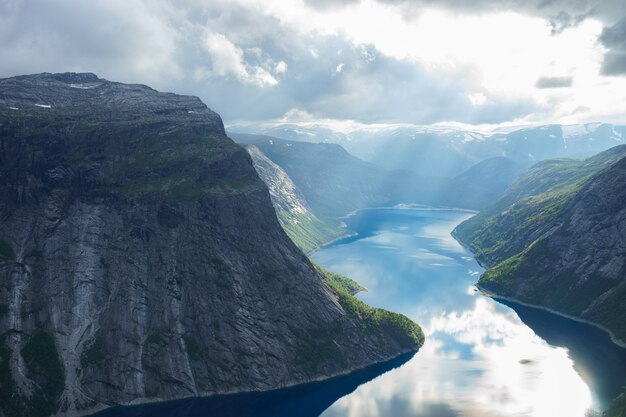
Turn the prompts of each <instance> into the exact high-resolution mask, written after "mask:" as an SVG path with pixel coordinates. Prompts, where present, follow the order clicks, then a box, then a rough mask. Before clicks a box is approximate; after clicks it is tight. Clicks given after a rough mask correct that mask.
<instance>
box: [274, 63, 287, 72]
mask: <svg viewBox="0 0 626 417" xmlns="http://www.w3.org/2000/svg"><path fill="white" fill-rule="evenodd" d="M275 71H276V73H277V74H284V73H286V72H287V63H286V62H285V61H280V62H279V63H277V64H276V67H275Z"/></svg>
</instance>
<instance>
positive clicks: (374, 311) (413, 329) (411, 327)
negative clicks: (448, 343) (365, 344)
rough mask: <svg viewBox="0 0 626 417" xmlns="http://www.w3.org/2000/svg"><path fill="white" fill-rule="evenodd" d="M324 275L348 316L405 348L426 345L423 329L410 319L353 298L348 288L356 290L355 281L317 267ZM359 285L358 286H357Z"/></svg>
mask: <svg viewBox="0 0 626 417" xmlns="http://www.w3.org/2000/svg"><path fill="white" fill-rule="evenodd" d="M317 268H318V269H319V270H320V271H321V272H322V274H323V275H324V278H325V282H326V284H327V285H328V286H329V287H330V288H331V289H332V290H333V291H334V292H335V294H337V297H338V298H339V303H340V304H341V306H342V307H343V309H344V310H345V312H346V314H348V315H349V316H353V317H358V318H359V319H360V320H362V321H363V322H364V323H365V326H366V327H368V328H370V329H372V330H373V329H376V328H381V329H382V330H384V331H385V332H386V333H388V334H390V335H391V336H393V337H394V338H395V339H396V340H398V342H399V343H400V344H401V346H402V347H403V348H406V349H408V348H411V347H412V346H416V345H418V346H421V345H422V344H423V343H424V333H423V332H422V329H421V327H420V326H419V325H418V324H416V323H414V322H413V321H412V320H411V319H409V318H408V317H406V316H404V315H402V314H398V313H393V312H391V311H387V310H383V309H382V308H374V307H370V306H368V305H367V304H365V303H364V302H363V301H361V300H359V299H357V298H356V297H354V296H352V295H351V294H350V292H349V291H348V289H347V288H354V284H356V282H354V281H353V280H351V279H349V278H346V277H343V276H341V275H338V274H334V273H332V272H329V271H326V270H324V269H322V268H320V267H317ZM356 285H358V284H356Z"/></svg>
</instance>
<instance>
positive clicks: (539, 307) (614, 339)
mask: <svg viewBox="0 0 626 417" xmlns="http://www.w3.org/2000/svg"><path fill="white" fill-rule="evenodd" d="M476 288H478V290H479V291H480V292H481V294H483V295H484V296H486V297H489V298H491V299H492V300H494V301H498V299H500V300H504V301H509V302H511V303H514V304H519V305H521V306H524V307H530V308H534V309H536V310H543V311H547V312H548V313H552V314H554V315H557V316H560V317H563V318H566V319H569V320H573V321H577V322H579V323H585V324H589V325H591V326H594V327H596V328H598V329H600V330H603V331H604V332H606V333H607V334H608V335H609V338H610V339H611V342H613V343H614V344H616V345H617V346H619V347H621V348H622V349H626V341H622V340H620V339H618V338H617V337H616V336H615V335H614V334H613V332H612V331H611V330H609V329H607V328H606V327H604V326H603V325H601V324H598V323H595V322H593V321H590V320H587V319H584V318H582V317H578V316H572V315H571V314H566V313H562V312H560V311H557V310H553V309H551V308H550V307H545V306H542V305H538V304H531V303H527V302H524V301H521V300H518V299H516V298H513V297H506V296H503V295H498V294H497V293H494V292H491V291H489V290H487V289H485V288H483V287H481V286H479V285H476Z"/></svg>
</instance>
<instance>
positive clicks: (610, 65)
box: [600, 18, 626, 75]
mask: <svg viewBox="0 0 626 417" xmlns="http://www.w3.org/2000/svg"><path fill="white" fill-rule="evenodd" d="M600 41H601V42H602V44H603V45H604V46H606V47H607V48H609V52H607V54H606V55H605V56H604V62H603V63H602V74H604V75H626V18H623V19H622V20H620V21H619V22H617V23H616V24H615V25H613V26H611V27H606V28H604V30H603V31H602V35H600Z"/></svg>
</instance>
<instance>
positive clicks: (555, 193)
mask: <svg viewBox="0 0 626 417" xmlns="http://www.w3.org/2000/svg"><path fill="white" fill-rule="evenodd" d="M455 235H456V236H457V237H459V238H460V239H461V240H463V241H465V242H466V243H467V244H468V245H469V246H470V247H471V248H472V250H474V252H475V253H476V254H477V257H478V259H479V260H480V261H481V262H483V263H484V264H485V265H486V266H487V267H489V269H488V270H487V271H486V272H485V273H484V274H483V276H482V277H481V278H480V281H479V285H480V286H481V287H482V288H484V289H487V290H489V291H492V292H494V293H496V294H498V295H501V296H507V297H512V298H515V299H517V300H521V301H523V302H527V303H531V304H536V305H540V306H544V307H548V308H551V309H554V310H557V311H559V312H562V313H565V314H568V315H572V316H576V317H579V318H583V319H586V320H589V321H591V322H594V323H596V324H599V325H601V326H603V327H605V328H607V329H609V330H610V331H611V332H612V333H613V335H614V336H615V337H616V338H617V339H620V340H622V341H626V326H625V325H624V323H625V318H626V146H623V145H622V146H619V147H616V148H613V149H611V150H609V151H605V152H603V153H601V154H599V155H597V156H595V157H593V158H589V159H586V160H554V161H546V162H544V163H541V164H538V165H537V166H535V167H533V168H531V169H530V170H529V172H528V173H527V174H525V175H524V176H522V178H520V179H519V180H518V181H517V182H516V183H515V184H514V185H513V186H512V187H511V188H510V189H509V190H508V191H507V193H505V195H504V196H503V197H502V199H501V200H500V201H499V202H497V203H496V204H495V205H494V206H493V207H491V208H490V209H488V210H486V211H485V212H484V213H481V214H480V215H478V216H476V217H475V218H473V219H470V220H468V221H467V222H465V223H463V224H461V225H460V226H459V227H458V228H457V229H456V230H455Z"/></svg>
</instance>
